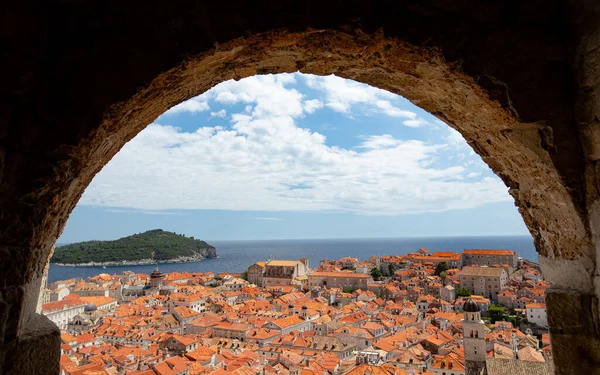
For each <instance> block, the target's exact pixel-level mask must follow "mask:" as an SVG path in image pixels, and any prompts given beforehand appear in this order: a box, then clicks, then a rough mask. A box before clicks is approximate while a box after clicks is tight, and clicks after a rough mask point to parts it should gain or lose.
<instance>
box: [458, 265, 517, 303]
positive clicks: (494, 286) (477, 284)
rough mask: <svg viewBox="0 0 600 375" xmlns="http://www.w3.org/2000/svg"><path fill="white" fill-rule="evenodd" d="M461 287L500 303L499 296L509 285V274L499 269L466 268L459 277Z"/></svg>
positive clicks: (485, 267)
mask: <svg viewBox="0 0 600 375" xmlns="http://www.w3.org/2000/svg"><path fill="white" fill-rule="evenodd" d="M459 281H460V287H461V288H466V289H469V290H471V291H472V292H473V293H474V294H477V295H481V296H484V297H487V298H489V299H491V300H494V301H498V295H499V294H500V292H501V291H502V289H503V288H504V287H505V286H506V285H507V283H508V274H507V273H506V270H505V269H504V268H498V267H487V266H484V267H479V266H471V267H464V268H463V269H462V270H461V271H460V276H459Z"/></svg>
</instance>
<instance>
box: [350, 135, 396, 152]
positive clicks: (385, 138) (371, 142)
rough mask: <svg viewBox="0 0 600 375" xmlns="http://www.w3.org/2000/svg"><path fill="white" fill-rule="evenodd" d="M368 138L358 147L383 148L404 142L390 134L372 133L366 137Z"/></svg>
mask: <svg viewBox="0 0 600 375" xmlns="http://www.w3.org/2000/svg"><path fill="white" fill-rule="evenodd" d="M364 138H365V139H366V140H365V141H364V142H363V143H361V144H360V145H358V146H357V148H368V149H381V148H389V147H396V146H398V145H400V144H402V141H401V140H399V139H395V138H394V137H392V136H391V135H389V134H384V135H371V136H368V137H364Z"/></svg>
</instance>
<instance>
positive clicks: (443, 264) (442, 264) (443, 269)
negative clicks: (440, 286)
mask: <svg viewBox="0 0 600 375" xmlns="http://www.w3.org/2000/svg"><path fill="white" fill-rule="evenodd" d="M447 269H448V263H446V262H439V263H438V264H437V266H435V275H437V276H439V275H440V273H442V272H446V270H447Z"/></svg>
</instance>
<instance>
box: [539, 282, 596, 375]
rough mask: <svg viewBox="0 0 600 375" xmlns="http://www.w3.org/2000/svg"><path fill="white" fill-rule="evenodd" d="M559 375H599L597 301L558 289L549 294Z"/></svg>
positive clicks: (588, 296)
mask: <svg viewBox="0 0 600 375" xmlns="http://www.w3.org/2000/svg"><path fill="white" fill-rule="evenodd" d="M546 304H547V311H548V324H549V326H550V337H551V340H552V355H553V356H554V362H555V364H556V365H557V367H556V373H557V374H573V375H578V374H600V326H599V323H600V322H599V321H598V298H597V297H596V295H594V294H581V293H577V292H572V291H564V290H560V289H556V288H552V289H549V290H548V291H547V292H546Z"/></svg>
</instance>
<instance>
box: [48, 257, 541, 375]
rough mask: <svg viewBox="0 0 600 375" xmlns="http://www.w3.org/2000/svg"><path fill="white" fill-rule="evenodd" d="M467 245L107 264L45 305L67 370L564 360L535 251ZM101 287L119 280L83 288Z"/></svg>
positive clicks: (463, 369)
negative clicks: (210, 268) (168, 265)
mask: <svg viewBox="0 0 600 375" xmlns="http://www.w3.org/2000/svg"><path fill="white" fill-rule="evenodd" d="M436 254H437V255H436ZM463 257H464V255H462V256H461V257H456V255H451V254H445V253H442V255H440V254H439V253H435V252H434V253H430V252H429V251H428V250H427V249H419V250H418V251H417V252H415V253H413V254H407V255H392V256H387V257H379V258H377V257H370V258H369V259H366V260H363V261H361V260H359V259H356V258H349V257H345V258H342V259H339V260H324V261H322V262H320V263H319V264H318V266H317V267H315V268H314V269H309V268H308V261H305V260H298V261H294V260H291V261H290V260H270V261H267V262H264V264H263V263H261V262H258V263H255V264H253V265H250V267H249V268H248V271H247V274H246V275H244V274H235V273H227V272H224V273H220V274H218V275H215V274H213V273H212V272H204V273H185V272H173V273H168V274H164V273H162V272H161V271H160V270H159V269H158V267H156V268H155V270H154V271H153V272H152V273H150V274H134V273H133V272H124V273H123V274H122V275H107V274H101V275H97V276H95V277H93V278H89V279H87V280H72V281H64V282H58V283H53V284H51V285H49V286H48V288H47V290H48V291H51V292H55V291H58V290H61V289H62V288H66V289H67V290H68V293H67V292H64V291H62V292H60V294H61V297H62V299H61V300H60V301H53V302H48V303H45V304H43V305H42V312H43V313H44V314H45V315H47V316H48V317H49V318H50V319H51V320H52V321H53V322H55V323H56V324H57V325H58V326H59V327H60V328H61V330H62V336H61V340H62V347H61V353H62V356H61V362H60V366H61V371H62V373H63V374H65V375H75V374H77V375H79V374H94V375H96V374H102V375H108V374H111V375H112V374H115V375H166V374H168V375H172V374H182V375H222V374H229V373H233V374H240V375H245V374H248V375H255V374H265V375H266V374H270V375H288V374H290V375H292V374H293V375H303V374H311V375H312V374H318V375H347V374H360V375H365V374H366V373H371V374H390V375H391V374H396V375H399V374H403V375H407V374H411V375H431V374H439V375H481V374H498V373H501V372H499V368H500V366H501V365H502V364H506V365H507V366H513V368H518V369H520V371H521V370H522V371H524V373H531V374H534V373H535V374H543V375H546V374H551V373H552V365H551V361H552V347H551V344H550V342H549V339H548V335H547V328H546V327H547V322H546V315H545V304H544V293H543V291H544V290H545V288H547V287H548V286H549V284H548V283H546V282H544V281H541V280H538V279H539V277H538V271H537V270H536V267H535V265H532V264H531V263H529V264H527V263H525V262H523V263H522V264H521V265H519V266H518V268H517V269H516V270H514V272H512V273H511V274H510V275H509V272H508V271H507V267H505V266H503V265H500V264H498V265H489V266H487V265H484V266H475V265H471V266H464V265H462V266H461V264H460V263H451V260H452V259H456V261H457V262H458V261H459V259H463ZM436 258H444V259H445V262H446V269H445V271H443V272H439V267H438V265H439V264H440V263H442V262H437V260H435V259H436ZM431 259H434V261H429V260H431ZM390 266H391V270H392V271H393V272H391V273H390V274H389V275H387V276H383V277H381V278H380V279H379V280H374V278H373V277H372V276H371V270H372V269H373V268H377V267H380V268H382V267H387V269H388V271H389V270H390ZM396 266H398V267H396ZM436 268H438V272H436ZM509 268H510V266H509ZM367 269H368V270H369V271H368V272H365V270H367ZM244 278H246V279H247V280H244ZM251 278H253V279H252V281H256V282H252V281H250V279H251ZM92 284H93V285H95V286H94V287H91V286H90V285H92ZM99 288H102V289H105V290H108V291H111V292H110V293H112V294H111V295H110V296H105V295H87V296H81V295H80V294H81V293H87V292H88V291H90V293H92V294H93V293H95V292H94V291H96V290H99ZM75 290H78V291H79V293H74V291H75ZM119 291H120V292H119ZM468 292H471V293H473V294H472V295H470V296H467V295H466V294H468ZM496 292H498V293H497V294H496ZM119 293H121V295H122V296H121V297H120V298H118V297H119V296H118V294H119ZM115 297H117V298H115ZM521 302H522V303H524V305H523V307H522V308H520V307H519V306H520V305H519V304H520V303H521ZM494 303H506V305H502V306H501V305H497V304H494ZM509 305H511V306H509ZM499 306H501V307H500V308H499ZM492 308H494V309H492ZM502 309H504V313H500V314H499V311H500V312H502ZM492 312H493V314H492ZM529 369H530V370H531V371H529ZM486 371H487V372H486ZM533 371H537V372H533Z"/></svg>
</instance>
